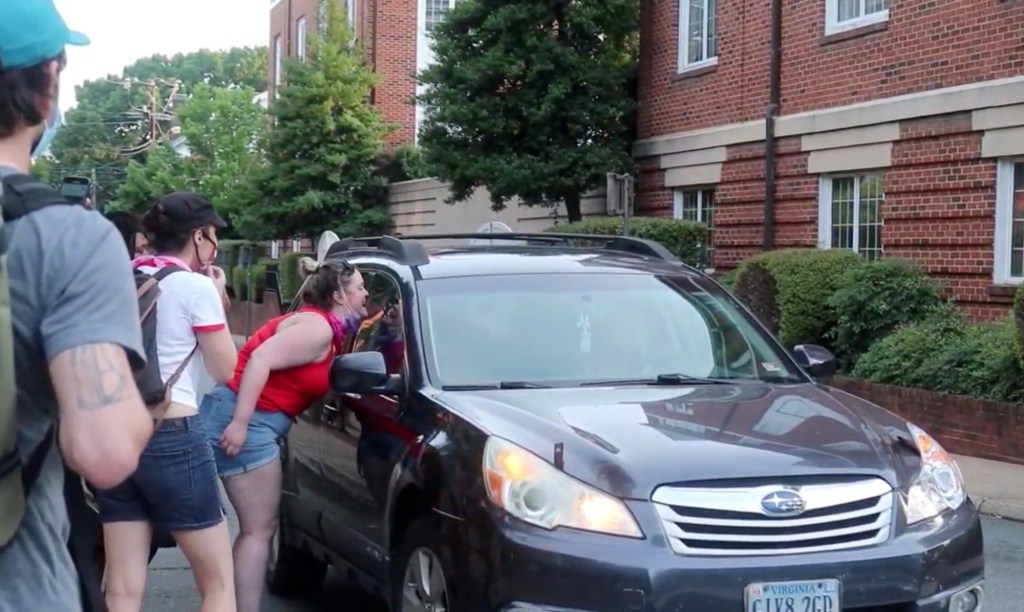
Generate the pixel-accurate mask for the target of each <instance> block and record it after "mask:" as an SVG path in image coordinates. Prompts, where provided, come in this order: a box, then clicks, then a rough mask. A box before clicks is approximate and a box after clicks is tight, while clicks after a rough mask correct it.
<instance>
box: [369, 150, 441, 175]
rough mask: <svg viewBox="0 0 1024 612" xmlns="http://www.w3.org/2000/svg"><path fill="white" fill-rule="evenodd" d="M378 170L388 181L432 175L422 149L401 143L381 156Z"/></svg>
mask: <svg viewBox="0 0 1024 612" xmlns="http://www.w3.org/2000/svg"><path fill="white" fill-rule="evenodd" d="M379 171H380V173H381V174H382V175H383V176H384V177H385V178H387V180H388V182H389V183H400V182H402V181H411V180H415V179H423V178H430V177H431V176H433V173H432V172H431V170H430V166H429V165H428V164H427V161H426V159H425V158H424V157H423V151H422V150H420V148H419V147H417V146H413V145H403V146H401V147H398V148H396V149H395V150H394V151H393V152H391V153H385V154H384V155H383V156H382V157H381V160H380V169H379Z"/></svg>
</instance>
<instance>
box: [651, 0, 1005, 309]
mask: <svg viewBox="0 0 1024 612" xmlns="http://www.w3.org/2000/svg"><path fill="white" fill-rule="evenodd" d="M781 6H782V9H781V26H780V30H779V31H780V34H781V45H780V47H779V49H780V53H779V56H780V57H781V60H780V62H779V64H778V75H779V79H778V81H777V91H778V102H779V106H778V113H777V115H776V116H775V119H774V121H766V119H765V118H766V116H768V113H767V112H766V110H767V109H768V108H769V101H770V100H771V97H770V96H771V91H772V87H771V75H772V74H773V71H772V70H771V57H772V53H771V51H772V46H771V43H772V36H771V33H772V22H773V20H772V2H770V1H768V0H765V1H760V2H752V1H748V0H717V1H716V0H674V1H663V0H643V2H642V15H641V18H642V21H641V24H642V25H641V59H640V62H641V81H640V109H639V135H640V141H639V142H638V143H637V145H636V148H635V155H636V157H637V159H638V161H639V163H640V165H641V176H640V181H639V182H638V193H637V205H638V208H639V209H640V210H641V212H643V213H646V214H657V215H674V216H677V217H681V218H691V219H700V220H703V221H707V222H709V223H710V224H711V225H712V226H713V228H714V242H715V245H714V246H715V249H714V253H715V255H714V257H715V265H716V267H717V268H718V269H720V270H726V269H730V268H732V267H734V266H735V265H736V263H737V262H739V261H740V260H742V259H744V258H746V257H748V256H750V255H753V254H755V253H757V252H759V251H761V250H762V248H764V247H766V246H774V247H775V248H792V247H815V246H819V247H824V248H850V249H854V250H856V251H858V252H860V253H862V254H864V255H865V256H866V257H869V258H874V257H879V256H882V255H883V254H884V255H885V256H894V257H904V258H908V259H912V260H915V261H918V262H920V263H921V264H923V265H924V266H925V267H926V269H927V270H928V271H929V272H930V273H931V274H933V275H934V276H935V277H937V278H940V279H941V280H943V281H944V282H945V283H946V284H947V286H948V287H949V288H950V289H951V290H952V292H953V293H954V294H955V295H956V297H957V298H958V299H959V300H960V301H961V303H962V304H963V305H964V306H965V307H967V308H968V309H969V310H970V311H972V312H973V313H974V314H976V315H978V316H981V317H990V316H997V315H1001V314H1003V313H1005V312H1006V305H1007V304H1008V303H1009V299H1010V296H1011V294H1012V290H1013V287H1014V286H1015V285H1018V284H1020V283H1021V282H1022V281H1024V44H1022V41H1024V2H1022V1H1021V0H945V1H944V2H935V1H934V0H817V1H815V2H784V3H782V5H781ZM772 127H773V128H774V130H773V131H774V140H775V146H774V147H770V146H767V145H766V140H769V139H770V138H771V136H770V133H771V131H772V129H771V128H772ZM770 149H773V150H774V153H775V159H774V163H772V162H770V161H769V162H767V163H766V160H765V157H766V153H768V152H769V150H770ZM769 167H772V168H774V174H775V177H774V180H775V189H774V203H772V201H771V197H770V195H771V190H769V189H767V188H766V184H767V183H770V182H771V180H772V177H771V176H770V173H768V172H767V169H768V168H769ZM766 196H767V197H766ZM766 200H767V201H766ZM772 205H773V206H774V215H771V220H769V221H768V222H767V223H766V209H767V208H769V207H770V206H772ZM766 237H768V241H767V242H768V243H771V242H773V243H774V244H767V243H766Z"/></svg>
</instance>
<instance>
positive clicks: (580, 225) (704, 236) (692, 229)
mask: <svg viewBox="0 0 1024 612" xmlns="http://www.w3.org/2000/svg"><path fill="white" fill-rule="evenodd" d="M629 230H630V235H631V236H635V237H637V238H646V239H647V240H653V241H655V242H660V243H661V244H663V245H665V248H667V249H668V250H669V251H671V252H672V253H673V254H675V256H676V257H678V258H679V259H681V260H683V261H684V262H685V263H688V264H690V265H691V266H694V267H697V268H701V269H703V268H706V267H707V266H708V262H707V261H706V260H707V252H706V249H707V246H706V245H707V243H708V229H707V227H706V226H704V225H703V224H701V223H695V222H693V221H682V220H680V219H668V218H664V217H636V218H633V219H630V220H629ZM547 231H549V232H559V233H563V234H593V235H597V236H620V235H622V219H619V218H617V217H594V218H591V219H584V220H583V221H579V222H577V223H564V224H562V225H556V226H554V227H550V228H548V229H547Z"/></svg>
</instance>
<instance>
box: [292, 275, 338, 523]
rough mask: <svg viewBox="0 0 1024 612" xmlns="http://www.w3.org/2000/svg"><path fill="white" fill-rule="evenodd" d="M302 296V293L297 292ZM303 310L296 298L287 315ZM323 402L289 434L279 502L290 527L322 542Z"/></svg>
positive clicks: (324, 500) (296, 422) (311, 408)
mask: <svg viewBox="0 0 1024 612" xmlns="http://www.w3.org/2000/svg"><path fill="white" fill-rule="evenodd" d="M299 295H302V292H301V291H300V292H299ZM302 307H303V303H302V299H301V298H299V297H297V298H295V301H294V302H293V303H292V305H291V307H290V308H289V310H288V312H294V311H295V310H298V309H299V308H302ZM323 405H324V402H322V401H320V402H316V403H314V404H313V405H312V406H310V408H309V409H308V410H306V411H305V412H303V413H302V414H301V415H299V417H298V418H297V419H295V423H294V424H293V425H292V428H291V430H290V431H289V432H288V439H287V442H286V446H287V448H286V456H287V463H286V464H285V478H284V482H283V483H282V485H283V486H282V496H281V500H282V503H283V504H284V505H285V506H286V508H285V510H286V512H287V514H288V517H289V520H290V521H291V523H292V526H293V527H297V528H299V529H301V530H302V531H304V532H306V533H307V534H309V535H311V536H313V537H315V538H316V539H318V540H320V541H323V539H324V538H323V534H322V533H321V532H320V526H321V524H322V523H321V515H322V514H323V508H324V507H325V505H326V499H327V498H326V494H325V491H326V489H325V487H324V485H323V482H324V477H323V470H322V468H321V462H320V446H321V429H322V421H323V418H324V409H323Z"/></svg>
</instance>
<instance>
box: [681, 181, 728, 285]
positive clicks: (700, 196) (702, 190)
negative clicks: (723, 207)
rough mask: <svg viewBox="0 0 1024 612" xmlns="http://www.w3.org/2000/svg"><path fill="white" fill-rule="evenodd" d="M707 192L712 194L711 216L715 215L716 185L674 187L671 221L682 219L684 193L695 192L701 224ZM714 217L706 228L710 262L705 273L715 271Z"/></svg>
mask: <svg viewBox="0 0 1024 612" xmlns="http://www.w3.org/2000/svg"><path fill="white" fill-rule="evenodd" d="M708 191H710V192H711V193H712V194H713V195H712V196H711V197H712V198H713V199H712V204H711V211H712V215H715V213H716V210H715V209H716V208H717V206H718V205H717V201H716V200H715V199H714V198H715V196H717V194H718V187H717V185H702V186H700V187H676V188H675V189H673V190H672V218H673V219H682V218H683V196H684V195H685V194H686V193H692V192H696V193H697V222H698V223H703V221H701V220H700V219H701V218H702V217H703V216H704V214H703V213H704V196H705V194H706V193H707V192H708ZM715 216H717V215H715ZM715 216H712V217H711V226H710V227H708V232H709V238H710V240H711V244H709V245H708V250H709V251H710V252H711V258H710V261H708V265H707V268H706V269H705V272H714V271H715V261H714V254H715Z"/></svg>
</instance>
